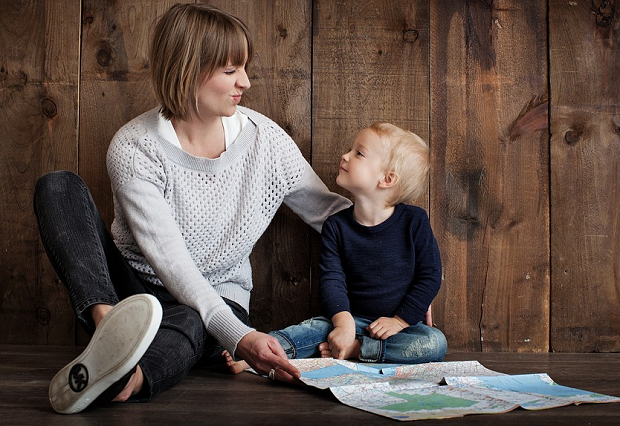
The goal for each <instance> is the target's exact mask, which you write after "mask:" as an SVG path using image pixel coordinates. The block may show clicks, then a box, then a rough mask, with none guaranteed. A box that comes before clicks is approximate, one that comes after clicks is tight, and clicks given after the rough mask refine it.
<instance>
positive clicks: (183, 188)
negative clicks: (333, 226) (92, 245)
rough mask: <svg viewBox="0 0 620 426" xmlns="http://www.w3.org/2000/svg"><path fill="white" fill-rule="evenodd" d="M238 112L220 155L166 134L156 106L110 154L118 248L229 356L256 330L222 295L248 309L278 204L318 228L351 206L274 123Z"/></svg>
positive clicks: (127, 129)
mask: <svg viewBox="0 0 620 426" xmlns="http://www.w3.org/2000/svg"><path fill="white" fill-rule="evenodd" d="M239 110H240V111H242V112H243V113H244V114H246V115H247V116H248V117H249V122H248V123H247V125H246V126H244V128H243V129H242V131H241V133H240V134H239V136H238V137H237V139H236V140H235V142H234V143H233V144H232V145H230V147H229V148H228V149H227V150H226V151H225V152H224V153H223V154H222V155H221V156H220V157H219V158H216V159H207V158H199V157H195V156H192V155H191V154H189V153H186V152H185V151H183V150H182V149H180V148H179V147H178V146H175V145H174V144H172V143H170V142H169V141H167V140H165V139H164V138H163V137H162V136H161V135H160V134H158V133H157V129H158V120H163V118H162V117H161V115H160V114H159V112H158V108H155V109H153V110H151V111H148V112H146V113H144V114H142V115H141V116H139V117H137V118H135V119H134V120H132V121H130V122H129V123H127V124H126V125H125V126H123V127H122V128H121V129H120V130H119V131H118V132H117V133H116V135H115V136H114V138H113V140H112V143H111V144H110V147H109V149H108V156H107V166H108V174H109V176H110V180H111V183H112V191H113V195H114V213H115V217H114V222H113V224H112V234H113V236H114V239H115V242H116V244H117V246H118V247H119V249H120V251H121V253H122V254H123V256H124V257H125V258H126V259H127V260H128V261H129V263H130V264H131V266H132V267H133V268H134V269H135V270H136V271H137V273H138V274H139V275H140V276H141V277H142V278H143V279H144V280H145V281H147V282H150V283H152V284H155V285H163V286H165V287H166V289H167V290H168V291H169V292H170V293H171V294H172V295H173V296H174V297H175V298H176V299H177V300H178V301H179V302H180V303H183V304H186V305H188V306H190V307H192V308H193V309H195V310H196V311H197V312H198V313H199V314H200V316H201V318H202V320H203V322H204V324H205V327H206V329H207V331H208V332H209V333H210V334H211V335H213V336H214V337H216V338H217V339H218V340H219V342H220V343H221V344H222V345H223V346H224V348H226V349H227V350H228V351H230V353H232V354H234V351H235V349H236V346H237V344H238V342H239V340H241V338H242V337H243V336H245V335H246V334H247V333H249V332H250V331H252V329H251V328H249V327H247V326H245V325H244V324H243V323H242V322H241V321H239V320H238V319H237V317H235V315H234V314H233V313H232V311H231V310H230V308H229V307H228V306H227V305H226V304H225V303H224V301H223V299H222V297H226V298H227V299H229V300H233V301H235V302H236V303H238V304H239V305H241V306H242V307H243V308H244V309H245V310H246V311H249V301H250V292H251V290H252V270H251V266H250V253H251V251H252V248H253V247H254V245H255V244H256V242H257V241H258V239H259V238H260V236H261V235H262V234H263V232H264V231H265V230H266V228H267V226H268V225H269V223H270V222H271V220H272V219H273V217H274V215H275V213H276V211H277V210H278V208H279V207H280V205H281V204H282V203H283V202H284V203H285V204H287V205H288V206H289V207H291V209H292V210H293V211H294V212H295V213H297V214H298V215H299V216H300V217H301V218H302V219H303V220H304V221H305V222H306V223H308V224H309V225H311V226H312V227H313V228H314V229H316V230H317V231H319V232H320V230H321V226H322V223H323V221H324V220H325V218H326V217H327V216H328V215H330V214H332V213H334V212H336V211H339V210H341V209H343V208H346V207H347V206H349V205H350V202H349V201H348V200H347V199H345V198H343V197H340V196H338V195H336V194H334V193H331V192H329V191H328V189H327V187H326V186H325V185H324V183H323V182H322V181H321V180H320V179H319V178H318V176H317V175H316V174H315V173H314V171H313V170H312V168H311V167H310V166H309V164H308V163H307V162H306V161H305V159H304V158H303V156H302V154H301V152H300V151H299V149H298V147H297V145H296V144H295V143H294V142H293V140H292V139H291V138H290V137H289V136H288V135H287V134H286V132H284V131H283V130H282V129H281V128H280V127H279V126H278V125H277V124H275V123H274V122H273V121H272V120H270V119H268V118H266V117H264V116H263V115H261V114H259V113H257V112H255V111H252V110H250V109H247V108H242V107H239Z"/></svg>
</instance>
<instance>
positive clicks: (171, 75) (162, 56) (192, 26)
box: [150, 4, 254, 120]
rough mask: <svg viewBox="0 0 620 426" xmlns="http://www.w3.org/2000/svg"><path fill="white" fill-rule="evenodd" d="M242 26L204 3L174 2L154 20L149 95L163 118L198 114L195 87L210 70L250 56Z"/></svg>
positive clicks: (246, 30)
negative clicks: (150, 90) (152, 89)
mask: <svg viewBox="0 0 620 426" xmlns="http://www.w3.org/2000/svg"><path fill="white" fill-rule="evenodd" d="M253 54H254V52H253V46H252V41H251V39H250V34H249V32H248V29H247V27H246V26H245V24H244V23H243V22H241V21H240V20H239V19H238V18H236V17H234V16H232V15H230V14H228V13H226V12H223V11H221V10H219V9H216V8H214V7H212V6H208V5H206V4H176V5H174V6H172V7H171V8H170V9H169V10H168V11H167V12H166V13H165V14H164V15H163V16H162V17H161V19H160V20H159V22H158V23H157V25H156V26H155V31H154V34H153V38H152V41H151V46H150V67H151V78H152V82H153V88H154V90H155V97H156V98H157V100H158V101H159V103H160V105H161V113H162V115H163V116H164V117H166V118H167V119H168V120H170V119H172V118H178V119H187V117H188V115H189V112H190V108H192V109H193V111H194V112H196V113H198V99H197V98H198V96H197V95H198V91H199V89H200V86H201V84H202V83H203V82H204V81H206V79H208V78H210V77H211V76H212V75H213V73H214V72H215V70H217V69H218V68H221V67H226V66H228V65H233V66H242V65H243V64H244V63H246V62H247V63H249V62H250V60H251V59H252V55H253Z"/></svg>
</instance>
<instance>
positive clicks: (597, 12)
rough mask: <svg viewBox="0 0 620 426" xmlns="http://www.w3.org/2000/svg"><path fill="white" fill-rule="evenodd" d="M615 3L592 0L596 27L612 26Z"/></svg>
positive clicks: (611, 0) (613, 1)
mask: <svg viewBox="0 0 620 426" xmlns="http://www.w3.org/2000/svg"><path fill="white" fill-rule="evenodd" d="M615 3H616V2H615V0H592V8H591V9H590V10H591V11H592V13H593V14H594V16H596V25H598V26H599V27H610V26H611V23H612V21H613V19H614V12H615V9H616V4H615Z"/></svg>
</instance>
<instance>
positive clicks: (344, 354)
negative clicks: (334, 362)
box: [319, 339, 361, 359]
mask: <svg viewBox="0 0 620 426" xmlns="http://www.w3.org/2000/svg"><path fill="white" fill-rule="evenodd" d="M360 347H361V344H360V341H359V340H357V339H355V343H353V346H351V347H350V348H348V349H347V350H345V351H340V352H339V353H338V356H334V354H333V353H332V351H331V349H329V343H327V342H323V343H321V344H320V345H319V352H321V358H336V359H359V357H360Z"/></svg>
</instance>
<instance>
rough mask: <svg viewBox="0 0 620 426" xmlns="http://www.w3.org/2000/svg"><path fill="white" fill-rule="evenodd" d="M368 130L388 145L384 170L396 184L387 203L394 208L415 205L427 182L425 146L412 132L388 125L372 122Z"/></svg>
mask: <svg viewBox="0 0 620 426" xmlns="http://www.w3.org/2000/svg"><path fill="white" fill-rule="evenodd" d="M370 129H372V130H373V131H374V132H375V133H376V134H377V135H378V136H379V138H381V139H382V140H384V141H387V142H389V146H390V155H389V157H388V158H387V159H386V163H385V170H386V172H388V173H389V172H393V173H394V174H395V175H396V184H395V185H394V191H393V194H392V197H390V199H388V204H389V205H391V206H395V205H396V204H400V203H412V202H414V201H415V200H417V199H418V198H420V197H421V196H422V195H423V194H424V193H425V191H426V186H427V183H428V172H429V169H430V152H429V149H428V145H427V144H426V142H424V140H423V139H422V138H421V137H419V136H418V135H416V134H415V133H413V132H410V131H407V130H404V129H401V128H400V127H397V126H395V125H393V124H390V123H374V124H373V125H372V126H370Z"/></svg>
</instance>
